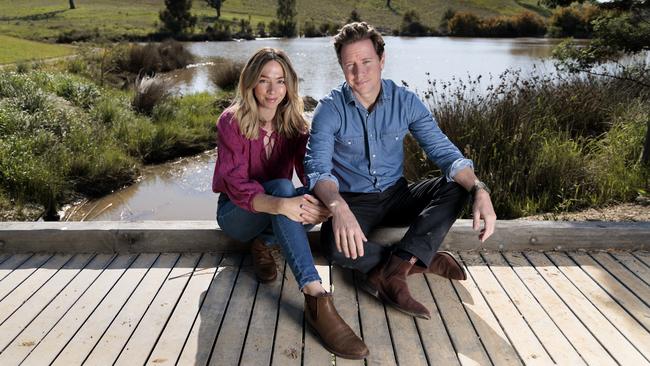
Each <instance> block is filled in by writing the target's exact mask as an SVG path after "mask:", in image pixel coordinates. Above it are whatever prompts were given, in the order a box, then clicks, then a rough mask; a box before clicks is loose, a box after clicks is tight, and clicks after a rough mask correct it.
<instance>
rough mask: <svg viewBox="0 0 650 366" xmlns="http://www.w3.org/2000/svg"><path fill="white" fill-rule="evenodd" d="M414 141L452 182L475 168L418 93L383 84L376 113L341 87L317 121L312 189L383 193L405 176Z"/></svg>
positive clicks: (308, 159) (311, 149) (308, 164)
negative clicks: (331, 186) (325, 185)
mask: <svg viewBox="0 0 650 366" xmlns="http://www.w3.org/2000/svg"><path fill="white" fill-rule="evenodd" d="M409 131H410V132H411V134H412V135H413V137H415V139H416V140H417V141H418V143H419V144H420V146H421V147H422V148H423V149H424V151H425V152H426V154H427V156H428V157H429V159H431V160H432V161H433V162H434V163H435V164H436V165H437V166H438V167H439V168H440V169H441V170H442V172H443V173H444V174H445V176H446V178H447V180H448V181H452V180H453V178H454V176H455V175H456V173H457V172H458V171H460V170H461V169H463V168H465V167H468V166H469V167H472V168H473V167H474V166H473V163H472V161H471V160H469V159H465V158H464V157H463V155H462V154H461V152H460V151H459V150H458V148H457V147H456V146H455V145H454V144H453V143H452V142H451V141H449V138H447V136H445V134H444V133H442V131H441V130H440V128H439V127H438V124H437V123H436V121H435V120H434V119H433V117H432V115H431V113H430V112H429V109H428V108H427V106H426V105H425V104H424V103H423V102H422V101H421V100H420V98H418V96H417V95H416V94H415V93H413V92H412V91H410V90H408V89H406V88H404V87H400V86H397V85H395V83H394V82H393V81H391V80H382V83H381V92H380V94H379V97H378V100H377V102H376V103H375V107H374V108H373V110H372V112H368V111H367V110H366V108H364V106H363V105H362V104H361V103H360V102H359V101H358V100H357V99H356V97H355V96H354V95H353V94H352V90H351V88H350V86H349V85H348V84H347V83H343V84H341V85H340V86H339V87H337V88H336V89H334V90H332V91H331V92H330V93H329V94H328V95H327V96H325V97H324V98H323V99H321V100H320V102H319V103H318V106H317V107H316V110H315V111H314V118H313V121H312V126H311V132H310V137H309V142H308V143H307V154H306V155H305V173H306V174H307V179H308V181H309V189H310V190H311V189H313V188H314V186H315V185H316V183H317V182H318V181H320V180H323V179H328V180H331V181H334V182H335V183H336V184H337V186H338V188H339V192H358V193H368V192H382V191H384V190H386V189H387V188H389V187H391V186H392V185H393V184H395V183H396V182H397V180H398V179H400V177H402V171H403V168H404V166H403V162H404V136H406V134H407V133H408V132H409Z"/></svg>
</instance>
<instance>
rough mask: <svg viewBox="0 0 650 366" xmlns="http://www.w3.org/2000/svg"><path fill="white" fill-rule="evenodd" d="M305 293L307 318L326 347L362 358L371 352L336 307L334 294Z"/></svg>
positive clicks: (353, 358) (332, 350)
mask: <svg viewBox="0 0 650 366" xmlns="http://www.w3.org/2000/svg"><path fill="white" fill-rule="evenodd" d="M304 295H305V319H306V320H307V323H308V324H309V325H311V327H312V328H314V331H316V334H317V335H318V336H319V337H320V339H321V340H322V341H323V345H324V346H325V348H326V349H327V350H328V351H330V352H332V353H333V354H335V355H337V356H338V357H343V358H349V359H352V360H361V359H364V358H366V357H367V356H368V354H369V353H370V352H369V351H368V347H366V344H365V343H363V341H362V340H361V338H359V337H357V335H356V334H354V331H353V330H352V329H351V328H350V326H348V324H347V323H346V322H345V320H343V318H341V316H340V315H339V313H338V312H337V311H336V308H334V302H333V301H332V294H329V293H326V294H322V295H319V296H317V297H314V296H311V295H307V294H304Z"/></svg>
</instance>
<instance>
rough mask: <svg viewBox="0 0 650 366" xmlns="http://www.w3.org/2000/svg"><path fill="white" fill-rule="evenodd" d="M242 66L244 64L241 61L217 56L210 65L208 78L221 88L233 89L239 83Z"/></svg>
mask: <svg viewBox="0 0 650 366" xmlns="http://www.w3.org/2000/svg"><path fill="white" fill-rule="evenodd" d="M243 68H244V64H243V63H241V62H235V61H232V60H228V59H224V58H218V59H216V60H215V61H214V65H212V66H211V67H210V71H209V73H210V80H212V83H213V84H214V85H216V86H218V87H219V88H221V89H222V90H234V89H235V88H236V87H237V84H238V83H239V74H241V71H242V69H243Z"/></svg>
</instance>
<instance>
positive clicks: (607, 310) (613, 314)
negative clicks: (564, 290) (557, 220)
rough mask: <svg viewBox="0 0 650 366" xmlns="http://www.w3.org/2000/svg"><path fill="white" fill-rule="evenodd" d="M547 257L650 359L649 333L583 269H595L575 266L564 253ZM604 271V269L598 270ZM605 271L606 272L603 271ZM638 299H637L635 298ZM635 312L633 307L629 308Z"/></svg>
mask: <svg viewBox="0 0 650 366" xmlns="http://www.w3.org/2000/svg"><path fill="white" fill-rule="evenodd" d="M548 256H549V258H550V259H551V260H552V261H553V262H554V263H555V265H556V266H558V268H559V269H560V271H562V272H563V273H564V274H565V275H566V276H567V278H568V279H569V281H571V282H572V283H573V284H574V285H575V286H576V287H577V288H578V289H580V292H582V293H583V294H585V296H587V298H589V300H590V301H591V302H592V303H593V304H594V305H595V306H596V307H597V308H598V309H599V310H600V311H601V312H602V313H603V315H605V317H607V318H608V319H609V320H610V321H611V322H612V323H613V324H614V325H615V326H616V327H617V328H618V330H619V331H620V332H621V333H622V334H623V335H624V336H625V338H627V339H628V340H629V341H630V343H632V344H633V345H634V346H635V347H636V348H637V349H638V350H639V352H641V353H642V354H643V355H644V356H645V357H646V359H648V360H650V333H648V331H647V329H644V328H643V326H642V325H641V324H640V323H638V321H637V320H636V319H635V318H634V317H632V316H631V315H630V314H629V313H627V312H626V311H625V308H624V307H622V306H621V305H619V304H618V303H616V302H615V301H614V300H613V299H612V298H611V297H610V296H609V295H608V294H607V292H606V291H604V290H603V289H602V288H601V287H600V286H598V284H597V283H595V282H594V281H593V280H592V279H591V278H590V277H589V276H588V275H587V274H586V273H585V271H584V270H589V271H590V272H593V273H594V274H595V273H596V272H597V270H596V269H593V268H587V267H588V266H585V267H584V268H581V267H578V266H576V264H575V263H574V262H573V261H572V260H571V259H570V258H569V257H568V256H567V255H566V254H565V253H548ZM600 271H601V272H605V271H604V270H602V269H601V270H600ZM605 273H606V272H605ZM636 300H638V299H636ZM629 310H630V311H633V312H636V310H635V309H629Z"/></svg>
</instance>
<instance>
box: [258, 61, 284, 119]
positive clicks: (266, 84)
mask: <svg viewBox="0 0 650 366" xmlns="http://www.w3.org/2000/svg"><path fill="white" fill-rule="evenodd" d="M253 92H254V94H255V99H256V100H257V107H258V108H259V109H260V112H261V110H263V109H266V110H267V112H272V113H275V111H276V110H277V108H278V105H280V103H281V102H282V100H284V97H285V96H286V95H287V86H286V85H285V83H284V70H283V69H282V65H280V63H279V62H277V61H275V60H271V61H269V62H267V63H266V64H265V65H264V67H263V68H262V74H261V75H260V78H259V80H257V85H255V89H253Z"/></svg>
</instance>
